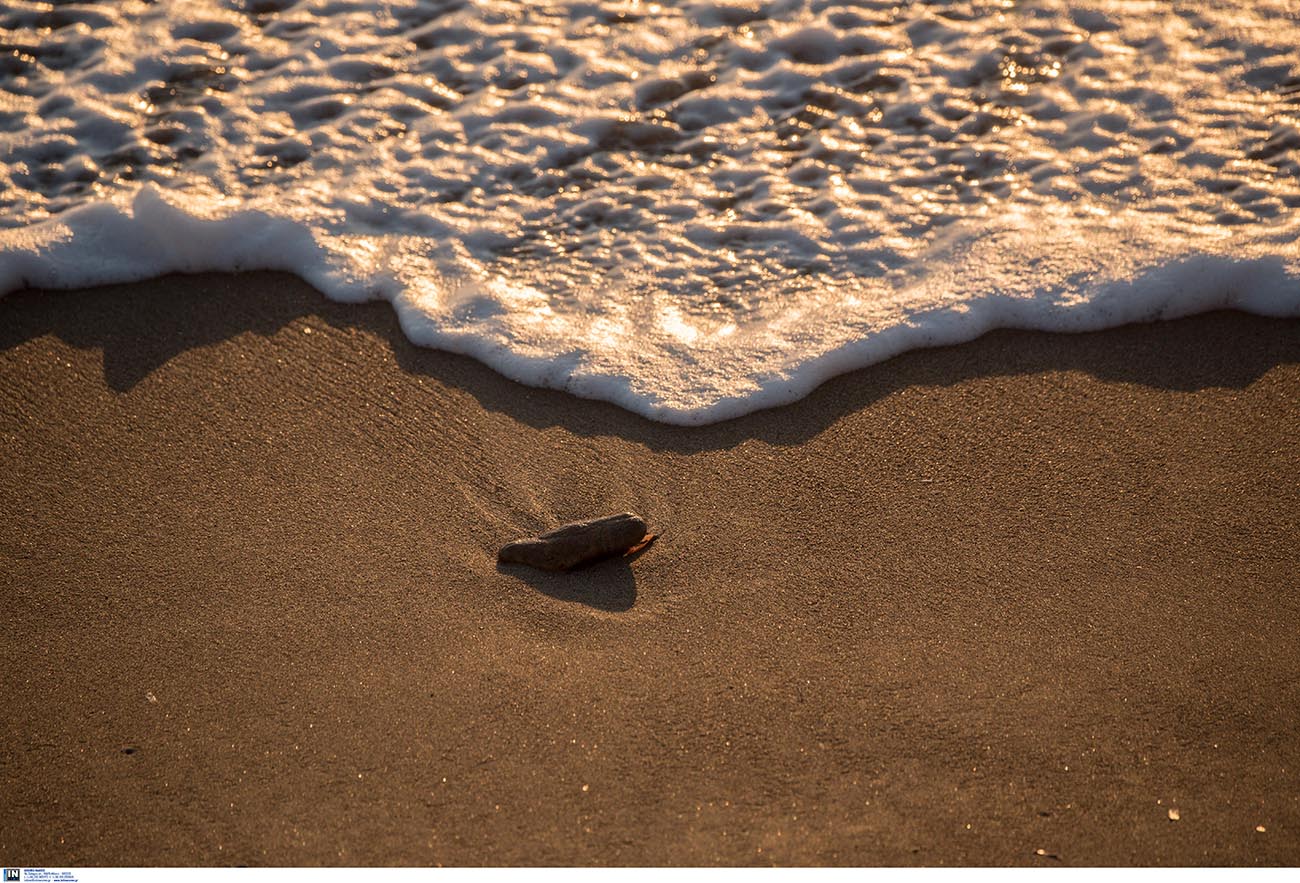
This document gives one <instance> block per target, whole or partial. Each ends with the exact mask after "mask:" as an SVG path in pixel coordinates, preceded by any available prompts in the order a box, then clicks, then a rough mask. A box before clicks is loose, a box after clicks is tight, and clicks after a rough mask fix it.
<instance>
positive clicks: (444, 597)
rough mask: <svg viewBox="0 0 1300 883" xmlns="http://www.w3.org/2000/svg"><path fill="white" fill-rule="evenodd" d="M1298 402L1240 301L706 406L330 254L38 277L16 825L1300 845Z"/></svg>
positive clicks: (1283, 849) (1044, 853)
mask: <svg viewBox="0 0 1300 883" xmlns="http://www.w3.org/2000/svg"><path fill="white" fill-rule="evenodd" d="M1298 430H1300V322H1295V321H1281V320H1267V319H1260V318H1255V317H1249V316H1244V315H1239V314H1227V313H1221V314H1214V315H1209V316H1203V317H1198V318H1193V319H1186V320H1180V321H1176V322H1169V323H1160V324H1155V325H1147V326H1140V327H1127V328H1121V329H1118V330H1115V331H1110V332H1104V333H1098V334H1087V335H1047V334H1038V333H1024V332H998V333H995V334H991V335H988V336H986V337H984V338H982V339H981V340H979V341H976V342H975V343H972V344H968V345H964V346H960V347H952V348H947V349H941V350H931V351H924V352H915V353H911V354H908V355H905V356H902V357H900V358H897V359H894V360H892V361H889V362H886V363H884V364H881V365H877V366H875V367H873V368H869V369H866V370H863V371H858V372H855V373H853V374H850V375H846V376H844V377H841V378H838V379H836V380H834V381H832V382H830V383H828V384H826V385H825V386H823V387H822V388H821V389H820V390H818V391H817V392H816V393H815V394H814V395H812V396H811V397H809V398H808V399H805V400H803V401H801V402H798V403H796V404H794V405H792V406H788V407H785V408H781V409H778V410H774V411H768V412H762V413H759V414H755V415H752V416H751V417H749V418H745V419H742V420H738V421H732V422H729V423H726V424H722V425H718V426H711V427H705V428H702V429H681V428H673V427H668V426H663V425H658V424H653V423H650V422H647V421H645V420H642V419H640V418H637V417H634V416H632V415H630V414H627V413H625V412H623V411H620V410H618V409H616V408H614V407H612V406H609V405H605V404H601V403H595V402H588V401H581V400H577V399H574V398H571V397H569V396H566V395H564V394H561V393H558V392H551V391H542V390H530V389H525V388H523V387H520V386H518V385H516V384H513V383H511V382H510V381H507V380H505V379H503V378H501V377H499V376H497V375H496V374H494V373H493V372H491V371H490V370H488V369H486V368H484V367H482V366H480V365H479V364H477V363H475V362H472V361H470V360H468V359H465V358H462V357H458V356H452V355H447V354H444V353H437V352H432V351H427V350H420V349H417V348H415V347H412V346H410V345H409V344H408V343H407V342H406V341H405V339H404V338H403V337H402V336H401V333H400V331H399V330H398V329H397V326H396V322H395V320H394V319H393V317H392V314H391V311H390V310H389V308H388V307H387V306H386V305H383V304H373V305H367V306H362V307H357V306H339V305H335V304H331V303H329V302H327V301H325V300H324V299H323V298H321V297H320V296H319V295H317V294H316V293H315V292H314V291H312V290H311V289H310V288H309V287H307V286H306V285H305V284H303V283H301V282H299V281H297V280H295V279H293V278H291V277H287V276H282V275H275V274H249V275H241V276H227V275H211V276H196V277H170V278H166V279H161V280H157V281H153V282H147V283H142V284H137V285H129V286H119V287H114V288H108V289H97V290H93V291H89V292H72V293H22V294H16V295H11V296H9V297H6V298H4V299H3V300H0V452H2V453H0V461H2V462H0V467H2V468H0V526H2V528H3V529H2V530H0V597H3V598H4V601H5V610H6V615H5V616H4V618H3V625H2V626H0V629H2V631H0V668H2V669H3V672H4V675H3V684H4V693H3V700H4V708H5V714H4V716H3V718H4V719H3V723H0V734H3V735H2V742H0V764H2V765H3V780H4V783H5V785H4V801H5V812H4V813H3V814H2V815H0V858H3V862H4V864H5V865H7V866H14V865H45V866H65V865H73V866H88V865H89V866H93V865H191V864H199V865H239V864H249V865H262V864H274V865H286V864H287V865H298V864H306V865H313V864H343V865H355V864H360V865H366V864H415V865H423V864H439V863H440V864H647V863H648V864H660V863H684V864H713V863H728V864H730V863H740V864H768V863H778V864H865V865H876V864H886V865H894V864H926V865H938V864H958V863H962V864H980V865H984V864H991V865H1002V864H1012V865H1056V864H1069V865H1089V864H1134V863H1137V864H1242V865H1249V864H1291V865H1294V864H1297V863H1300V628H1298V623H1300V615H1298V614H1300V577H1297V573H1300V445H1297V440H1296V439H1297V431H1298ZM627 509H630V510H634V511H637V512H640V513H641V514H643V515H645V516H646V517H647V518H648V519H649V521H650V522H651V525H652V527H654V528H655V529H656V530H658V531H661V532H662V534H663V536H662V538H661V539H660V541H659V542H658V543H656V544H655V545H654V546H653V547H652V548H650V549H649V550H648V551H647V552H645V553H644V554H643V555H641V556H640V557H639V558H637V559H636V560H635V561H632V562H631V563H629V562H627V561H625V560H616V561H611V562H606V563H603V564H600V565H597V566H595V567H593V568H590V569H588V570H585V571H582V572H580V573H576V574H572V575H568V576H543V575H535V574H531V573H528V572H526V571H524V570H521V569H518V568H510V567H501V568H499V567H498V565H497V564H496V561H495V558H494V555H495V550H496V548H497V547H498V546H499V545H500V544H501V543H503V542H505V541H506V540H509V539H512V538H515V537H517V536H521V535H525V534H529V533H532V532H535V531H538V530H542V529H545V528H547V527H551V526H554V525H555V524H557V523H559V522H562V521H566V520H571V519H576V518H581V517H587V516H591V515H597V514H604V513H607V512H617V511H622V510H627ZM1170 810H1176V811H1177V815H1178V816H1179V818H1178V820H1176V821H1175V820H1172V819H1171V818H1170ZM1258 828H1262V829H1263V830H1262V831H1261V830H1258Z"/></svg>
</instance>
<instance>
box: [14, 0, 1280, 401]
mask: <svg viewBox="0 0 1300 883" xmlns="http://www.w3.org/2000/svg"><path fill="white" fill-rule="evenodd" d="M1296 46H1300V4H1297V3H1295V2H1291V0H1253V2H1250V0H1240V2H1235V3H1223V2H1191V3H1173V2H1165V0H1160V2H1156V0H1152V2H1139V0H1132V2H1118V0H1111V2H1102V0H1092V2H1086V3H1079V2H1074V3H1064V2H1036V3H1033V2H1011V0H997V2H929V3H911V4H907V3H901V4H900V3H879V2H860V3H853V4H849V3H829V2H712V3H689V2H688V3H681V4H668V3H645V2H618V3H615V2H586V3H575V2H556V3H549V4H529V3H516V2H502V0H490V2H478V3H472V2H467V0H407V2H387V3H379V2H347V3H345V2H315V0H300V2H293V0H227V2H221V0H176V2H162V3H148V2H142V0H128V2H114V3H104V4H90V3H87V4H78V5H60V6H57V7H52V6H50V5H49V4H46V3H35V2H25V0H19V2H10V3H8V4H6V6H5V8H4V10H3V11H0V292H3V291H10V290H13V289H15V288H20V287H25V286H41V287H69V286H81V285H89V284H95V283H101V282H111V281H123V280H129V279H138V278H144V277H147V276H153V275H157V274H159V273H163V272H170V271H177V270H180V271H186V270H212V269H218V270H220V269H231V270H234V269H253V268H264V269H284V270H290V271H292V272H296V273H298V274H300V275H302V276H303V277H304V278H306V279H307V280H308V281H310V282H312V283H314V284H316V285H317V286H319V287H320V288H321V289H322V290H324V291H325V292H326V293H327V294H329V295H330V296H332V297H336V298H339V299H344V300H360V299H366V298H373V297H382V298H386V299H388V300H390V301H392V303H393V305H394V307H395V308H396V309H397V311H398V314H399V316H400V318H401V320H402V325H403V328H404V329H405V330H406V332H407V334H408V335H410V336H411V338H412V339H413V340H415V341H416V342H418V343H422V344H427V345H430V346H436V347H440V348H444V349H449V350H454V351H458V352H464V353H468V354H471V355H474V356H476V357H477V358H480V359H482V360H483V361H485V362H487V363H488V364H490V365H492V366H493V367H495V368H496V369H498V370H500V371H501V372H503V373H505V374H507V375H508V376H511V377H514V378H515V379H518V380H522V381H524V382H526V383H532V384H540V385H546V386H553V387H557V388H561V389H567V390H569V391H571V392H574V393H576V394H578V395H583V396H588V397H594V398H602V399H608V400H611V401H614V402H616V403H618V404H620V405H622V406H624V407H627V408H630V409H632V410H634V411H637V412H640V413H642V414H644V415H646V416H648V417H651V418H654V419H660V420H666V421H669V422H680V423H700V422H708V421H711V420H718V419H724V418H727V417H731V416H736V415H738V414H742V413H745V412H747V411H751V410H754V409H756V408H760V407H766V406H771V405H775V404H780V403H782V402H786V401H790V400H792V399H795V398H798V397H801V396H803V395H805V394H806V393H807V392H809V391H810V390H811V389H812V388H813V387H815V386H816V385H817V384H818V383H820V382H821V381H822V380H824V379H826V378H827V377H828V376H831V375H833V374H836V373H840V372H843V371H846V370H849V369H851V368H854V367H858V366H861V365H865V364H868V363H871V362H874V361H878V360H880V359H883V358H886V357H888V356H890V355H892V354H894V353H896V352H898V351H900V350H904V349H909V348H913V347H917V346H927V345H934V344H941V343H950V342H956V341H960V340H965V339H969V338H971V337H974V336H976V335H978V334H980V333H982V332H984V331H986V330H988V329H989V328H992V327H1002V326H1016V327H1034V328H1043V329H1058V330H1081V329H1089V328H1100V327H1106V326H1111V325H1116V324H1120V323H1123V322H1130V321H1140V320H1145V319H1151V318H1159V317H1169V316H1177V315H1185V314H1187V313H1191V312H1197V311H1202V310H1208V309H1214V308H1219V307H1236V308H1240V309H1246V310H1251V311H1254V312H1260V313H1266V314H1271V315H1287V316H1296V315H1300V246H1298V245H1297V239H1298V234H1300V220H1297V218H1298V213H1297V209H1298V208H1300V55H1297V51H1296Z"/></svg>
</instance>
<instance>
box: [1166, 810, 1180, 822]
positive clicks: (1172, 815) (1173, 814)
mask: <svg viewBox="0 0 1300 883" xmlns="http://www.w3.org/2000/svg"><path fill="white" fill-rule="evenodd" d="M1182 817H1183V815H1182V813H1180V812H1179V811H1178V810H1176V809H1171V810H1169V821H1171V822H1176V821H1178V820H1179V819H1181V818H1182Z"/></svg>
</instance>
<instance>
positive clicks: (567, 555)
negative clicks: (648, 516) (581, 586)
mask: <svg viewBox="0 0 1300 883" xmlns="http://www.w3.org/2000/svg"><path fill="white" fill-rule="evenodd" d="M653 540H654V535H653V534H651V533H649V532H648V531H647V529H646V523H645V519H643V518H641V517H640V516H638V515H633V514H632V513H631V512H624V513H622V514H620V515H607V516H605V517H604V518H594V519H592V520H591V521H575V522H573V523H572V524H565V525H561V526H560V527H557V528H556V529H555V530H552V531H547V532H546V533H544V534H542V535H541V536H539V537H529V538H527V539H522V540H515V541H514V542H513V543H507V544H506V545H504V546H502V547H501V551H500V552H498V553H497V560H498V561H500V562H502V563H503V564H527V565H528V566H529V567H536V568H538V569H540V570H572V569H573V568H575V567H577V566H578V565H580V564H586V563H587V562H589V561H595V560H597V559H600V558H608V557H611V556H613V555H622V554H626V553H627V552H629V551H631V550H632V549H635V548H638V547H641V546H644V545H646V544H647V543H650V542H651V541H653Z"/></svg>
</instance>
